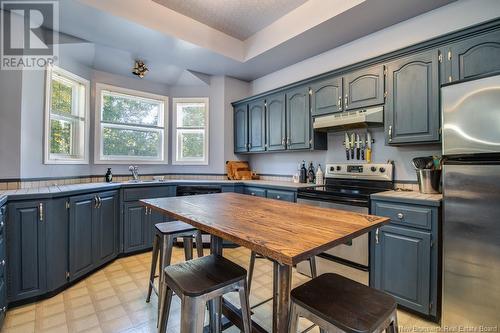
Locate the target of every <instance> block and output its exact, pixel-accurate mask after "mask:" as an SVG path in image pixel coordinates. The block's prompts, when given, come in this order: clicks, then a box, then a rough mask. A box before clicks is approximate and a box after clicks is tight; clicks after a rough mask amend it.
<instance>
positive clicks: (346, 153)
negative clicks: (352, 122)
mask: <svg viewBox="0 0 500 333" xmlns="http://www.w3.org/2000/svg"><path fill="white" fill-rule="evenodd" d="M344 145H345V156H346V158H347V160H349V147H350V144H349V134H347V132H345V133H344Z"/></svg>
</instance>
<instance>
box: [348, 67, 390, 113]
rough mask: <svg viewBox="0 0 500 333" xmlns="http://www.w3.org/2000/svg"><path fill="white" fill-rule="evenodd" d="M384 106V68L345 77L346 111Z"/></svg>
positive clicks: (371, 68) (363, 70)
mask: <svg viewBox="0 0 500 333" xmlns="http://www.w3.org/2000/svg"><path fill="white" fill-rule="evenodd" d="M380 104H384V66H382V65H380V66H374V67H369V68H365V69H361V70H359V71H356V72H352V73H349V74H347V75H346V76H344V110H353V109H360V108H366V107H370V106H374V105H380Z"/></svg>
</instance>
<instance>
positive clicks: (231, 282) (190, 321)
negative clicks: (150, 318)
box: [159, 255, 251, 333]
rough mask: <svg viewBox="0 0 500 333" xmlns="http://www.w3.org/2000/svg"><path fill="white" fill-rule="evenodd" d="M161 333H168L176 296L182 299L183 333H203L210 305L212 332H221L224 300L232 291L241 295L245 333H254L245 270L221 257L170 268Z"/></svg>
mask: <svg viewBox="0 0 500 333" xmlns="http://www.w3.org/2000/svg"><path fill="white" fill-rule="evenodd" d="M163 275H164V277H163V280H162V281H163V282H162V283H163V287H162V290H163V292H164V294H162V296H161V298H160V300H161V303H160V317H159V321H160V323H159V326H160V329H159V332H160V333H162V332H166V329H167V323H168V316H169V312H170V303H171V301H172V295H173V293H174V292H175V294H176V295H178V296H179V297H180V298H181V333H202V332H203V329H204V327H203V325H204V321H205V306H206V303H207V302H208V304H209V312H210V325H211V332H220V331H221V321H220V318H221V304H222V296H223V295H224V294H226V293H229V292H232V291H238V292H239V295H240V303H241V313H242V317H243V327H244V332H245V333H250V327H251V326H250V306H249V300H248V294H247V290H246V275H247V272H246V270H245V269H244V268H242V267H240V266H238V265H237V264H235V263H233V262H231V261H229V260H228V259H226V258H223V257H221V256H218V255H209V256H206V257H203V258H198V259H194V260H191V261H189V262H185V263H180V264H177V265H172V266H168V267H166V268H165V270H164V272H163Z"/></svg>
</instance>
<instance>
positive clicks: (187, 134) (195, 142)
mask: <svg viewBox="0 0 500 333" xmlns="http://www.w3.org/2000/svg"><path fill="white" fill-rule="evenodd" d="M178 135H179V137H178V141H177V142H178V143H179V146H180V147H179V149H178V151H179V153H180V156H179V160H195V161H203V160H204V157H205V133H204V131H203V130H201V131H192V130H179V132H178Z"/></svg>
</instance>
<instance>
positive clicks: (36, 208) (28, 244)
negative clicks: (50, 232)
mask: <svg viewBox="0 0 500 333" xmlns="http://www.w3.org/2000/svg"><path fill="white" fill-rule="evenodd" d="M47 211H48V209H47V203H46V202H44V201H29V202H16V203H12V204H9V213H8V219H9V222H8V223H7V234H8V237H7V238H8V244H7V246H8V253H9V258H8V259H9V260H8V262H7V264H8V275H9V279H8V281H9V283H10V285H9V287H8V289H9V290H8V295H9V301H18V300H21V299H25V298H29V297H33V296H38V295H40V294H43V293H45V291H46V261H45V258H46V253H45V225H46V223H47V221H48V218H49V216H47V214H46V213H47Z"/></svg>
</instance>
